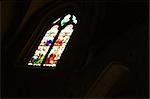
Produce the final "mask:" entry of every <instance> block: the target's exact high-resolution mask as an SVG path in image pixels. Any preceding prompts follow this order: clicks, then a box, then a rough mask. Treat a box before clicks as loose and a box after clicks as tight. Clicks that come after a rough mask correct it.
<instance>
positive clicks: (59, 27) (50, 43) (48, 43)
mask: <svg viewBox="0 0 150 99" xmlns="http://www.w3.org/2000/svg"><path fill="white" fill-rule="evenodd" d="M76 24H77V19H76V17H75V15H71V14H67V15H66V16H64V17H63V18H58V19H57V20H55V21H54V22H53V23H52V27H51V28H50V29H49V30H47V31H46V33H45V35H44V37H43V38H42V40H41V42H40V44H39V46H38V47H37V48H36V50H35V52H34V54H33V56H32V57H31V59H30V60H29V62H28V65H31V66H49V67H50V66H51V67H56V64H57V62H58V60H59V59H60V57H61V55H62V53H63V51H64V49H65V47H66V45H67V43H68V41H69V39H70V37H71V35H72V33H73V31H74V26H75V25H76Z"/></svg>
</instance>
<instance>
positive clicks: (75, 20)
mask: <svg viewBox="0 0 150 99" xmlns="http://www.w3.org/2000/svg"><path fill="white" fill-rule="evenodd" d="M72 20H73V22H74V23H75V24H77V19H76V17H75V16H74V15H73V16H72Z"/></svg>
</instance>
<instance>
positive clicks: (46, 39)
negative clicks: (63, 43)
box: [28, 25, 59, 66]
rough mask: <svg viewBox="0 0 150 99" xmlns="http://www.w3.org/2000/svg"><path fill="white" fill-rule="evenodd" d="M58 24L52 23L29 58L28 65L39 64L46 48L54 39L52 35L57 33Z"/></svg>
mask: <svg viewBox="0 0 150 99" xmlns="http://www.w3.org/2000/svg"><path fill="white" fill-rule="evenodd" d="M58 27H59V26H58V25H54V26H53V27H52V28H51V29H50V30H48V31H47V32H46V34H45V36H44V37H43V39H42V40H41V42H40V44H39V46H38V48H37V49H36V51H35V53H34V55H33V56H32V58H31V59H30V61H29V63H28V65H33V66H40V65H41V63H42V61H43V59H44V57H45V55H46V53H47V51H48V49H49V48H50V46H51V43H52V42H53V40H54V37H55V36H56V34H57V33H58Z"/></svg>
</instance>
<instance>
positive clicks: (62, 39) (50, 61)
mask: <svg viewBox="0 0 150 99" xmlns="http://www.w3.org/2000/svg"><path fill="white" fill-rule="evenodd" d="M72 32H73V25H72V24H70V25H67V26H66V27H65V28H64V29H63V30H62V31H61V32H60V34H59V36H58V38H57V40H56V41H55V43H54V46H53V48H52V50H51V51H50V53H49V55H48V57H47V58H46V60H45V62H44V64H43V66H52V67H55V66H56V64H57V62H58V60H59V59H60V57H61V55H62V53H63V51H64V49H65V47H66V45H67V43H68V41H69V39H70V36H71V34H72Z"/></svg>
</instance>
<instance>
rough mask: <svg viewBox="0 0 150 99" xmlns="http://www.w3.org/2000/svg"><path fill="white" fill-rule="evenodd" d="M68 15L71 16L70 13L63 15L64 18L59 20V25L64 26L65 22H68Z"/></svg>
mask: <svg viewBox="0 0 150 99" xmlns="http://www.w3.org/2000/svg"><path fill="white" fill-rule="evenodd" d="M70 17H71V15H70V14H68V15H66V16H65V17H64V19H62V20H61V26H64V25H65V24H66V23H67V22H69V21H70Z"/></svg>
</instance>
